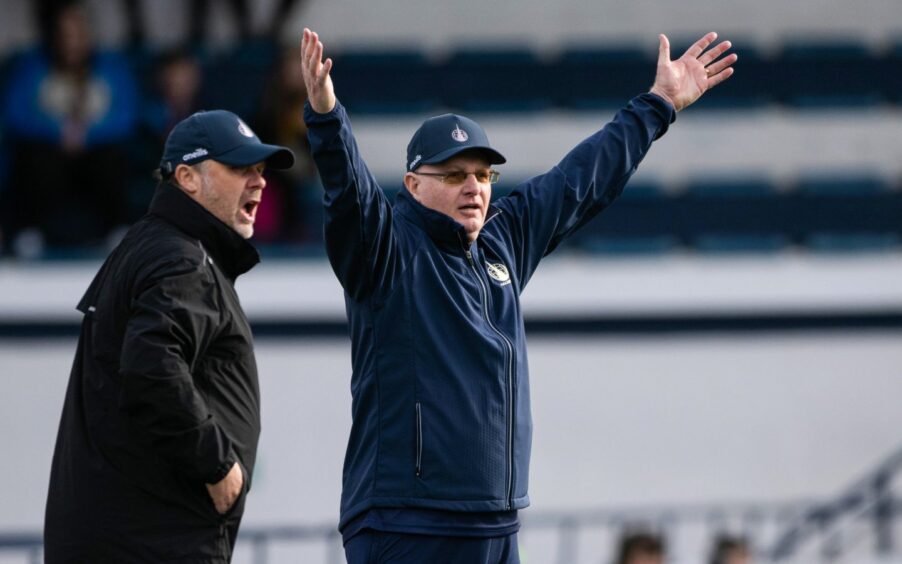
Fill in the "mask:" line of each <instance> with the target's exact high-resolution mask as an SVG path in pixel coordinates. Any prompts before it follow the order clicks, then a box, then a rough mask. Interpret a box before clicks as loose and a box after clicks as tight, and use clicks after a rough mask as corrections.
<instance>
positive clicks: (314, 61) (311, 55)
mask: <svg viewBox="0 0 902 564" xmlns="http://www.w3.org/2000/svg"><path fill="white" fill-rule="evenodd" d="M318 46H319V41H318V40H317V39H316V34H315V33H314V34H312V35H311V36H310V45H308V46H307V53H306V54H305V61H304V62H305V64H306V66H307V69H308V70H309V71H310V72H311V73H312V74H313V75H314V76H315V75H316V73H317V72H318V71H319V61H320V56H319V55H317V47H318Z"/></svg>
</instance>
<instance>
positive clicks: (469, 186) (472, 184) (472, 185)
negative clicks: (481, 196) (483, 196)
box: [463, 172, 480, 194]
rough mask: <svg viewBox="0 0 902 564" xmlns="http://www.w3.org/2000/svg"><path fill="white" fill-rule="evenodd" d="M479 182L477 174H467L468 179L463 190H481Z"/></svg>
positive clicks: (473, 191) (468, 192)
mask: <svg viewBox="0 0 902 564" xmlns="http://www.w3.org/2000/svg"><path fill="white" fill-rule="evenodd" d="M479 190H480V187H479V182H477V181H476V175H475V174H474V173H472V172H471V173H470V174H468V175H467V178H466V180H464V183H463V191H464V193H466V194H474V193H477V192H479Z"/></svg>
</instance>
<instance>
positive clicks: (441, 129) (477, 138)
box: [407, 114, 507, 172]
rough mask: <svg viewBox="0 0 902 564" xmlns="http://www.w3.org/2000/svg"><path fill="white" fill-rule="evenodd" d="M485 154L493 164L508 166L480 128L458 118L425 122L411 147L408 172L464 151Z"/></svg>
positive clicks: (472, 122) (430, 119)
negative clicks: (478, 151) (476, 151)
mask: <svg viewBox="0 0 902 564" xmlns="http://www.w3.org/2000/svg"><path fill="white" fill-rule="evenodd" d="M474 149H476V150H481V151H482V152H483V153H484V154H485V155H486V157H487V158H488V160H489V164H501V163H504V162H507V159H505V158H504V156H503V155H502V154H501V153H499V152H498V151H496V150H495V149H493V148H492V146H491V145H490V144H489V138H488V136H487V135H486V134H485V131H483V129H482V128H481V127H479V124H478V123H476V122H475V121H473V120H471V119H470V118H466V117H464V116H459V115H456V114H443V115H440V116H436V117H432V118H429V119H427V120H426V121H424V122H423V125H421V126H420V128H419V129H417V131H416V133H414V134H413V137H412V138H411V139H410V143H409V144H408V145H407V170H408V171H410V172H412V171H414V170H416V169H417V167H419V166H420V165H424V164H435V163H440V162H443V161H447V160H448V159H450V158H451V157H453V156H454V155H456V154H458V153H461V152H463V151H469V150H474Z"/></svg>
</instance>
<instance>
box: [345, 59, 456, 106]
mask: <svg viewBox="0 0 902 564" xmlns="http://www.w3.org/2000/svg"><path fill="white" fill-rule="evenodd" d="M332 58H333V60H334V61H335V67H334V70H333V71H332V78H333V80H334V81H335V85H336V86H335V88H336V90H337V91H338V92H340V96H341V102H342V104H344V105H345V107H347V108H348V110H349V111H351V112H352V113H358V114H359V113H373V114H375V113H383V114H397V113H421V112H429V111H431V110H433V109H434V108H435V107H437V106H438V105H439V100H440V97H441V94H442V92H441V84H440V77H439V76H438V75H437V73H436V72H435V67H434V66H433V65H431V64H430V63H429V61H428V60H427V59H426V57H425V55H424V54H423V53H422V52H421V51H419V50H417V49H413V48H411V49H406V48H398V49H391V50H383V51H375V50H366V51H345V52H343V53H338V54H336V55H334V56H333V57H332Z"/></svg>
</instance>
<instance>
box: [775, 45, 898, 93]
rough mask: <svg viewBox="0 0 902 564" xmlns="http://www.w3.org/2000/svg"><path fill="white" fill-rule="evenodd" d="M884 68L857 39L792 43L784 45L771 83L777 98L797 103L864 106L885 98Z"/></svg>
mask: <svg viewBox="0 0 902 564" xmlns="http://www.w3.org/2000/svg"><path fill="white" fill-rule="evenodd" d="M885 70H886V69H883V68H881V61H880V59H879V58H878V57H876V56H875V55H874V54H873V53H871V51H870V50H869V49H868V48H867V47H866V46H865V45H861V44H858V43H852V42H845V43H839V42H837V43H826V42H823V43H811V42H808V43H792V44H789V45H787V46H786V47H784V50H783V56H782V58H781V59H780V62H779V64H778V67H777V68H776V69H775V72H774V77H773V84H774V85H775V87H776V88H777V94H778V97H779V99H780V101H782V102H784V103H786V104H789V105H793V106H797V107H815V108H818V107H825V106H852V107H857V106H866V105H872V104H876V103H879V102H882V101H884V100H883V95H882V92H881V88H880V87H879V83H878V77H879V76H881V75H882V74H883V73H884V72H885Z"/></svg>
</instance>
